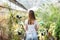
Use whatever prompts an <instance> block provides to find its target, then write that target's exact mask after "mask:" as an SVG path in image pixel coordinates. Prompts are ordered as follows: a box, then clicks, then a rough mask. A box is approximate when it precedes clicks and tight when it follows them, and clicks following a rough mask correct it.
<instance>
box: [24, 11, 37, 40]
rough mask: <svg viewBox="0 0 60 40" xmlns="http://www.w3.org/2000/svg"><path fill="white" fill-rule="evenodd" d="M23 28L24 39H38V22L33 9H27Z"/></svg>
mask: <svg viewBox="0 0 60 40" xmlns="http://www.w3.org/2000/svg"><path fill="white" fill-rule="evenodd" d="M24 29H25V31H26V40H38V36H37V30H38V23H37V21H36V18H35V15H34V11H33V10H30V11H29V15H28V19H27V20H26V21H25V28H24Z"/></svg>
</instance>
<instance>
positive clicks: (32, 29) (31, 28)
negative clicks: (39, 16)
mask: <svg viewBox="0 0 60 40" xmlns="http://www.w3.org/2000/svg"><path fill="white" fill-rule="evenodd" d="M25 25H27V28H28V30H26V33H27V34H36V33H37V32H36V29H35V27H37V25H38V23H37V21H36V20H35V21H34V24H31V25H30V24H28V20H25Z"/></svg>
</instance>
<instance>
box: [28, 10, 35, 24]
mask: <svg viewBox="0 0 60 40" xmlns="http://www.w3.org/2000/svg"><path fill="white" fill-rule="evenodd" d="M34 20H36V18H35V14H34V11H33V10H30V11H29V19H28V24H33V22H32V21H34Z"/></svg>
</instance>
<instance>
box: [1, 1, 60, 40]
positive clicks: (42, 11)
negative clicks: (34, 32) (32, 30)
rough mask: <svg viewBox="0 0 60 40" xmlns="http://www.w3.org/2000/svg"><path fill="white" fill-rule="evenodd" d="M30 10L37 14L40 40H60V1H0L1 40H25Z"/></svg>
mask: <svg viewBox="0 0 60 40" xmlns="http://www.w3.org/2000/svg"><path fill="white" fill-rule="evenodd" d="M29 10H33V11H34V12H35V16H36V19H37V21H38V24H39V29H38V39H39V40H60V0H0V40H23V39H25V31H24V28H23V27H24V22H25V20H26V19H27V16H28V11H29Z"/></svg>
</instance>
